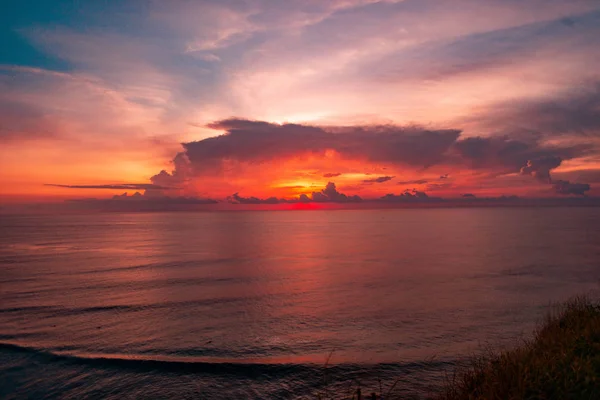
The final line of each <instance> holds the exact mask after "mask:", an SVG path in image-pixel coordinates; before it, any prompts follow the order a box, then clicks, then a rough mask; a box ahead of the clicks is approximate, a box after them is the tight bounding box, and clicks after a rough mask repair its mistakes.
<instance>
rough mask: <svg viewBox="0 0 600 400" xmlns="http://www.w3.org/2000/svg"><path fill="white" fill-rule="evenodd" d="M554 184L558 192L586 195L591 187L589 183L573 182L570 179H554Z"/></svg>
mask: <svg viewBox="0 0 600 400" xmlns="http://www.w3.org/2000/svg"><path fill="white" fill-rule="evenodd" d="M552 186H553V187H554V190H555V191H556V193H558V194H565V195H569V194H574V195H577V196H585V192H587V191H589V190H590V189H591V187H590V185H589V184H587V183H571V182H569V181H561V180H558V181H553V182H552Z"/></svg>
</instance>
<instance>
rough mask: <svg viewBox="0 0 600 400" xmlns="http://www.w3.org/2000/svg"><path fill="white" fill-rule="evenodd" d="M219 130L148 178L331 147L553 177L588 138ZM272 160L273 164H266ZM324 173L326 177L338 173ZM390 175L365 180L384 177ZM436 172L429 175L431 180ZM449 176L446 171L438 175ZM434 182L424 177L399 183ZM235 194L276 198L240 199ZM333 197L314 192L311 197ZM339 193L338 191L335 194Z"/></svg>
mask: <svg viewBox="0 0 600 400" xmlns="http://www.w3.org/2000/svg"><path fill="white" fill-rule="evenodd" d="M209 127H211V128H213V129H219V130H223V131H224V133H223V134H221V135H219V136H215V137H210V138H207V139H203V140H199V141H194V142H188V143H184V144H183V148H184V151H182V152H180V153H178V154H177V155H176V156H175V158H174V159H173V166H174V168H173V170H172V172H167V171H164V170H163V171H161V172H160V173H158V174H156V175H155V176H153V177H152V178H151V181H152V183H153V184H154V185H157V186H161V187H179V186H182V185H184V184H185V182H188V181H190V180H193V179H195V178H197V177H200V176H211V175H212V176H214V175H215V174H218V173H220V172H221V171H224V170H226V169H227V168H228V166H231V165H234V164H236V163H237V164H248V165H255V166H259V167H260V166H261V165H263V164H265V165H266V164H268V163H277V162H279V161H280V160H286V159H288V158H301V157H313V156H317V157H322V158H326V157H328V156H330V155H331V154H332V152H333V154H337V156H338V157H339V158H340V159H341V160H356V161H360V162H364V163H370V164H376V165H380V166H385V165H387V166H395V167H398V166H407V167H409V168H412V169H427V168H430V167H432V166H435V165H444V166H455V167H460V168H469V169H473V170H479V171H482V172H485V173H487V174H488V176H497V175H503V174H515V173H521V174H524V175H532V176H533V177H535V178H536V179H537V180H539V181H541V182H545V183H551V177H550V172H551V171H552V170H553V169H555V168H557V167H559V166H560V165H561V163H562V162H563V161H564V160H570V159H574V158H577V157H582V156H585V155H587V154H590V153H591V152H592V150H593V146H592V145H591V144H589V143H581V142H571V141H561V142H558V143H552V144H548V143H547V142H545V141H544V140H543V137H542V136H541V135H514V136H510V135H489V136H471V137H466V138H462V137H461V136H460V135H461V132H460V130H459V129H425V128H421V127H415V126H410V127H404V126H398V125H376V126H346V127H327V126H313V125H302V124H275V123H269V122H264V121H251V120H244V119H227V120H222V121H217V122H215V123H212V124H210V125H209ZM271 165H272V164H271ZM339 175H341V173H326V174H325V175H324V176H327V177H330V176H331V177H333V176H339ZM392 178H393V176H380V177H376V178H372V179H365V180H363V183H365V184H373V183H383V182H386V181H389V180H391V179H392ZM436 180H438V179H434V180H433V181H434V182H435V181H436ZM439 180H448V174H444V175H441V176H439ZM398 183H399V184H425V183H432V180H430V179H418V180H409V181H403V182H398ZM232 198H233V199H234V201H237V202H242V201H258V200H260V201H261V202H264V201H267V200H268V201H271V202H273V201H275V200H273V199H263V200H261V199H258V200H254V199H252V198H247V199H244V198H240V199H242V200H240V199H238V200H235V197H232ZM328 198H336V195H335V194H334V193H333V192H332V193H331V196H327V195H325V194H321V193H319V192H316V195H315V196H313V198H312V199H311V201H324V200H325V199H328ZM340 199H343V197H339V198H338V200H336V201H340Z"/></svg>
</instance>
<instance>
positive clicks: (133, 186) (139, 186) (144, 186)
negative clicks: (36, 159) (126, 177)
mask: <svg viewBox="0 0 600 400" xmlns="http://www.w3.org/2000/svg"><path fill="white" fill-rule="evenodd" d="M44 186H54V187H62V188H69V189H123V190H171V189H177V188H173V187H167V186H160V185H155V184H152V183H119V184H110V185H57V184H53V183H47V184H45V185H44Z"/></svg>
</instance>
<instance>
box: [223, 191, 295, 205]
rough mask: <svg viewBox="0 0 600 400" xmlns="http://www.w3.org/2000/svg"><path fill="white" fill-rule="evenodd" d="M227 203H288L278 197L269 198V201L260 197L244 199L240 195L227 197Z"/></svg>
mask: <svg viewBox="0 0 600 400" xmlns="http://www.w3.org/2000/svg"><path fill="white" fill-rule="evenodd" d="M227 201H228V202H230V203H232V204H279V203H282V202H287V201H286V200H284V199H278V198H277V197H269V198H268V199H259V198H258V197H242V196H240V195H239V194H238V193H234V194H232V195H231V196H228V197H227Z"/></svg>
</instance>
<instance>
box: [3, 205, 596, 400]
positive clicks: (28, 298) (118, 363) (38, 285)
mask: <svg viewBox="0 0 600 400" xmlns="http://www.w3.org/2000/svg"><path fill="white" fill-rule="evenodd" d="M0 232H2V234H1V235H0V268H1V269H0V365H1V366H0V395H2V396H5V397H8V398H11V397H13V398H43V397H49V398H59V397H60V398H82V397H85V396H90V397H105V398H166V397H174V398H198V396H200V397H205V398H223V399H225V398H227V399H229V398H296V397H302V396H305V397H308V398H312V397H311V396H314V394H316V393H318V392H319V391H322V390H326V389H324V384H325V383H327V382H330V383H328V384H327V385H326V386H327V387H330V388H333V389H337V390H340V387H343V388H344V389H345V388H349V387H350V386H351V385H353V384H356V382H357V381H360V383H361V384H362V385H364V386H370V385H374V386H378V383H376V381H377V379H379V378H381V379H382V380H383V381H384V386H385V384H387V382H390V383H391V382H392V381H393V380H395V379H396V378H399V379H400V380H401V385H400V388H399V389H400V391H404V393H407V394H414V393H420V394H426V393H429V392H430V391H431V390H433V389H432V388H434V387H435V386H436V385H439V383H440V382H441V380H442V379H443V377H444V371H447V370H448V369H450V370H451V367H452V365H453V363H455V362H456V361H457V360H460V359H461V358H463V357H464V356H466V355H469V354H471V353H472V352H474V351H477V350H478V349H480V347H481V345H482V344H485V343H492V344H494V345H498V346H500V345H504V344H508V343H513V342H514V340H515V339H516V338H519V337H521V336H522V335H523V334H524V333H528V332H529V331H530V330H531V328H532V327H533V326H534V323H535V322H536V321H537V320H539V318H540V317H541V315H543V312H544V310H545V309H546V308H547V306H548V305H549V304H550V302H552V301H560V300H564V299H566V298H568V297H570V296H572V295H575V294H581V293H587V292H589V291H591V290H595V289H596V288H597V287H598V278H600V263H599V261H600V209H598V208H544V209H530V208H493V209H424V210H421V209H403V210H360V211H286V212H214V213H148V214H143V213H137V214H136V213H131V214H95V215H61V216H40V215H37V216H33V215H32V216H11V215H3V216H1V217H0ZM330 354H331V357H330V361H329V367H328V368H327V372H326V373H325V374H324V368H323V366H324V364H325V362H326V359H327V358H328V356H329V355H330Z"/></svg>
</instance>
